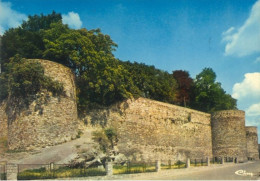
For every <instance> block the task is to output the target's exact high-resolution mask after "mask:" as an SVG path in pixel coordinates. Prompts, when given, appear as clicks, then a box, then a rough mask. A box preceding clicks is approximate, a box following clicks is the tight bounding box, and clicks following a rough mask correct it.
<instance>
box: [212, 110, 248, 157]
mask: <svg viewBox="0 0 260 181" xmlns="http://www.w3.org/2000/svg"><path fill="white" fill-rule="evenodd" d="M211 125H212V146H213V147H212V149H213V155H214V156H215V157H222V156H224V157H237V158H238V159H239V161H246V160H247V155H246V153H247V149H246V148H247V147H246V130H245V112H244V111H240V110H228V111H219V112H216V113H213V114H212V119H211Z"/></svg>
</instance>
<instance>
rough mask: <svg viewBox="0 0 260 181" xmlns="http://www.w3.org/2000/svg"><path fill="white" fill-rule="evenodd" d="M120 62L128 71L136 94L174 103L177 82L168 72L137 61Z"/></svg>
mask: <svg viewBox="0 0 260 181" xmlns="http://www.w3.org/2000/svg"><path fill="white" fill-rule="evenodd" d="M121 64H122V65H123V66H124V67H125V69H126V70H127V71H128V72H129V73H130V75H131V79H132V80H133V83H134V85H135V86H136V90H137V91H136V94H138V96H142V97H145V98H149V99H154V100H158V101H163V102H168V103H174V99H175V92H176V87H177V84H176V81H175V79H174V78H173V77H172V76H171V75H170V74H169V73H168V72H165V71H162V70H159V69H156V68H155V67H154V66H148V65H145V64H142V63H140V64H139V63H137V62H134V63H131V62H129V61H128V62H121Z"/></svg>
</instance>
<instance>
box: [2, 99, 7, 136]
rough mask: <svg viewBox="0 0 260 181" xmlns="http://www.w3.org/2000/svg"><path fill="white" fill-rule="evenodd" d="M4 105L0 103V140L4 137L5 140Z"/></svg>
mask: <svg viewBox="0 0 260 181" xmlns="http://www.w3.org/2000/svg"><path fill="white" fill-rule="evenodd" d="M5 109H6V103H5V102H2V103H0V138H3V137H6V138H7V133H8V131H7V129H8V125H7V115H6V113H5Z"/></svg>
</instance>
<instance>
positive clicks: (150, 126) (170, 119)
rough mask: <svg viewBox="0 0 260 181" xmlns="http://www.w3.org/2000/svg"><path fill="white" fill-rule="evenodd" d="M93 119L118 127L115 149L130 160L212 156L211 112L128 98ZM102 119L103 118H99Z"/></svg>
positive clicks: (183, 158) (93, 116)
mask: <svg viewBox="0 0 260 181" xmlns="http://www.w3.org/2000/svg"><path fill="white" fill-rule="evenodd" d="M96 114H98V115H104V116H103V117H98V116H97V115H94V113H91V114H90V115H92V117H91V118H90V119H91V120H92V121H94V122H95V120H93V119H94V118H97V119H98V120H99V121H100V120H101V121H103V122H108V124H109V125H112V126H115V127H116V128H117V131H118V139H119V142H118V145H117V146H118V149H119V152H120V153H123V154H124V155H126V156H127V157H128V158H130V159H133V160H149V161H155V160H158V159H162V160H169V159H171V160H176V161H177V160H186V158H187V157H190V158H203V157H204V158H206V157H207V156H210V157H212V144H211V143H212V140H211V127H210V114H206V113H203V112H199V111H195V110H191V109H187V108H183V107H179V106H175V105H171V104H166V103H162V102H158V101H153V100H150V99H145V98H139V99H137V100H127V101H125V102H122V103H120V104H117V105H115V106H112V107H111V108H110V109H107V110H105V111H104V112H103V113H102V114H101V113H100V111H98V112H97V113H96ZM102 119H103V120H102Z"/></svg>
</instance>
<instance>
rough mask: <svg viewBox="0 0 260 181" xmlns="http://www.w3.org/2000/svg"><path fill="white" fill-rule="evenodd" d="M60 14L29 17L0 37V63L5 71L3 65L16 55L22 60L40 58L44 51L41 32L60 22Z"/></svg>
mask: <svg viewBox="0 0 260 181" xmlns="http://www.w3.org/2000/svg"><path fill="white" fill-rule="evenodd" d="M61 19H62V18H61V14H57V13H55V12H52V14H50V15H46V16H45V15H43V14H41V15H40V16H39V15H34V16H29V17H28V20H27V21H24V22H23V23H22V25H21V26H20V27H18V28H11V29H9V30H7V31H6V32H5V33H4V35H3V37H2V47H1V50H0V52H1V54H0V57H1V58H0V61H1V62H0V63H2V66H3V69H4V70H5V63H8V62H9V59H10V58H11V57H14V56H15V55H16V54H19V55H20V56H22V57H24V58H42V55H43V51H44V49H45V47H44V43H43V37H42V36H43V34H42V30H46V29H49V28H50V26H51V24H52V23H54V22H59V21H61Z"/></svg>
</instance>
